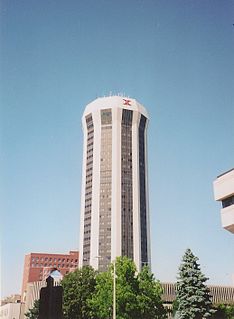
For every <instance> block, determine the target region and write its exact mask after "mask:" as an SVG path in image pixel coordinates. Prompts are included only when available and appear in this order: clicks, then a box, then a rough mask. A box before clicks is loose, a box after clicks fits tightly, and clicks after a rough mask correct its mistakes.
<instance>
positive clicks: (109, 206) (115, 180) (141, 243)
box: [80, 96, 151, 271]
mask: <svg viewBox="0 0 234 319" xmlns="http://www.w3.org/2000/svg"><path fill="white" fill-rule="evenodd" d="M82 123H83V131H84V147H83V176H82V194H81V221H80V266H82V265H91V266H93V267H94V268H95V269H99V270H100V271H105V270H106V269H107V266H108V264H109V263H110V262H111V261H112V260H114V259H115V258H116V257H117V256H127V257H129V258H131V259H133V260H134V262H135V263H136V266H137V268H138V269H141V267H142V266H143V265H145V264H146V265H149V266H150V264H151V259H150V227H149V205H148V181H147V136H146V130H147V124H148V114H147V111H146V109H145V108H144V107H143V106H142V105H141V104H139V103H138V102H137V101H136V100H134V99H131V98H127V97H122V96H109V97H103V98H98V99H96V100H95V101H93V102H91V103H90V104H88V105H87V106H86V108H85V111H84V114H83V118H82Z"/></svg>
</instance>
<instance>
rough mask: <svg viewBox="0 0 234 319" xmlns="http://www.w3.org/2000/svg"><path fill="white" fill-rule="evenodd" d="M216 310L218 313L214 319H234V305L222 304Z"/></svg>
mask: <svg viewBox="0 0 234 319" xmlns="http://www.w3.org/2000/svg"><path fill="white" fill-rule="evenodd" d="M215 310H216V312H215V314H214V315H213V316H212V319H234V304H232V305H224V304H220V305H217V306H216V307H215Z"/></svg>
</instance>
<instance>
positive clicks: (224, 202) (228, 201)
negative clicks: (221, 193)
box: [222, 195, 234, 208]
mask: <svg viewBox="0 0 234 319" xmlns="http://www.w3.org/2000/svg"><path fill="white" fill-rule="evenodd" d="M231 205H234V195H232V196H230V197H227V198H225V199H223V200H222V206H223V208H225V207H228V206H231Z"/></svg>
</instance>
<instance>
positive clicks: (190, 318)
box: [176, 249, 215, 319]
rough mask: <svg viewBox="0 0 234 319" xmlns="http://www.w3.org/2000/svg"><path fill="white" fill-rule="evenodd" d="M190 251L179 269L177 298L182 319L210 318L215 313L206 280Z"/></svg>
mask: <svg viewBox="0 0 234 319" xmlns="http://www.w3.org/2000/svg"><path fill="white" fill-rule="evenodd" d="M197 260H198V258H197V257H195V256H194V255H193V253H192V251H191V250H190V249H187V250H186V252H185V254H184V256H183V259H182V263H181V265H180V268H179V278H178V281H177V283H176V298H177V302H178V313H179V318H180V319H202V318H209V317H210V316H211V315H212V313H214V312H215V311H214V310H213V309H212V308H211V307H212V302H211V296H210V294H209V293H210V291H209V289H208V287H207V286H206V285H205V282H206V281H207V279H208V278H206V277H205V276H204V275H203V274H202V272H201V270H200V265H199V264H198V263H197Z"/></svg>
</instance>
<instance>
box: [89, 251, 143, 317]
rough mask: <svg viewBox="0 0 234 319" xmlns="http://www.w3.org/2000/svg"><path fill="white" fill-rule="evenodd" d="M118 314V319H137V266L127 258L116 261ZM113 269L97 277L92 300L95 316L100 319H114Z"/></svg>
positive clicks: (119, 258) (112, 266) (91, 304)
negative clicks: (111, 318) (112, 318)
mask: <svg viewBox="0 0 234 319" xmlns="http://www.w3.org/2000/svg"><path fill="white" fill-rule="evenodd" d="M115 263H116V313H117V316H116V317H117V319H128V318H136V314H137V298H136V294H137V278H136V266H135V264H134V262H133V261H132V260H130V259H128V258H127V257H118V258H117V259H116V262H115ZM113 268H114V265H113V264H111V265H110V267H109V269H108V271H107V272H104V273H100V274H98V275H97V277H96V280H97V285H96V289H95V293H94V294H93V297H92V299H91V300H90V306H91V308H92V313H93V316H96V317H97V318H99V319H106V318H110V317H112V313H113Z"/></svg>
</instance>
